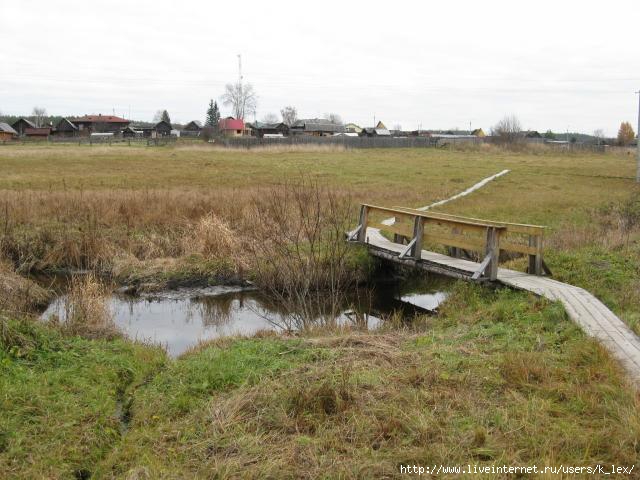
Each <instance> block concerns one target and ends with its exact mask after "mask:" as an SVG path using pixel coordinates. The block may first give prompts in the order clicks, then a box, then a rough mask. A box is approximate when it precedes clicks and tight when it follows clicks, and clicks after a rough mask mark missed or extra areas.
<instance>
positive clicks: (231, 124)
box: [218, 118, 244, 130]
mask: <svg viewBox="0 0 640 480" xmlns="http://www.w3.org/2000/svg"><path fill="white" fill-rule="evenodd" d="M218 127H220V130H244V122H243V121H242V120H236V119H235V118H222V119H220V121H219V122H218Z"/></svg>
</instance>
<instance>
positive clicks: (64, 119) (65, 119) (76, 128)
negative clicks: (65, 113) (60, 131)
mask: <svg viewBox="0 0 640 480" xmlns="http://www.w3.org/2000/svg"><path fill="white" fill-rule="evenodd" d="M65 122H66V123H67V124H68V125H69V126H70V127H71V128H72V129H73V130H78V127H77V126H76V125H74V124H73V122H72V121H71V120H69V119H68V118H63V119H62V120H60V121H59V122H58V128H60V124H62V123H65Z"/></svg>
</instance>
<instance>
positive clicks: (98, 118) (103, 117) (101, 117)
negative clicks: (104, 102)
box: [71, 115, 130, 123]
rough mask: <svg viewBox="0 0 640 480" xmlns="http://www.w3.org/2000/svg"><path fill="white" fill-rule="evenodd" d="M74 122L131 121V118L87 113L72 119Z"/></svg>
mask: <svg viewBox="0 0 640 480" xmlns="http://www.w3.org/2000/svg"><path fill="white" fill-rule="evenodd" d="M71 121H72V122H81V123H85V122H86V123H130V122H129V120H125V119H124V118H120V117H116V116H114V115H85V116H83V117H76V118H72V119H71Z"/></svg>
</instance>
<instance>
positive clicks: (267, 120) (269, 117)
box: [260, 112, 280, 123]
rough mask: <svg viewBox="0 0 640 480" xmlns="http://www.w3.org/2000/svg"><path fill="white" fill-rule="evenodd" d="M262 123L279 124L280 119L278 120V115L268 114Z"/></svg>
mask: <svg viewBox="0 0 640 480" xmlns="http://www.w3.org/2000/svg"><path fill="white" fill-rule="evenodd" d="M260 121H261V122H262V123H278V122H279V121H280V119H279V118H278V114H276V113H273V112H272V113H266V114H265V115H264V116H263V117H262V120H260Z"/></svg>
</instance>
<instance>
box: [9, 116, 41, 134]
mask: <svg viewBox="0 0 640 480" xmlns="http://www.w3.org/2000/svg"><path fill="white" fill-rule="evenodd" d="M11 127H12V128H13V129H14V130H15V131H16V132H17V133H18V135H20V136H22V135H24V132H25V130H26V129H27V128H36V126H35V124H34V123H33V122H32V121H31V120H27V119H26V118H21V119H19V120H17V121H15V122H14V123H13V125H11Z"/></svg>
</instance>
